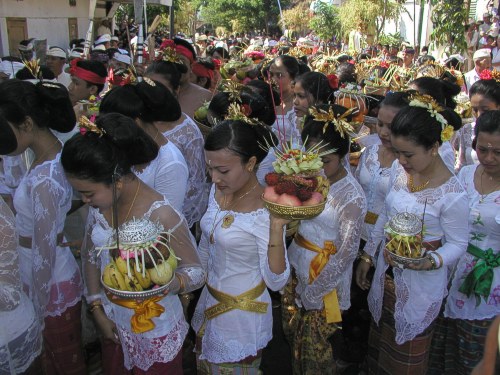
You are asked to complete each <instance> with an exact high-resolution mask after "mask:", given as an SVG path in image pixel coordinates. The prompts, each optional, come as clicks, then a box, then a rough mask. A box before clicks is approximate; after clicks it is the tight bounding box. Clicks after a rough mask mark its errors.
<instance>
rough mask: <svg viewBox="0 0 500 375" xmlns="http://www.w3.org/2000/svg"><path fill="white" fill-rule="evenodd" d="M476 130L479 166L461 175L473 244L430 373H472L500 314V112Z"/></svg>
mask: <svg viewBox="0 0 500 375" xmlns="http://www.w3.org/2000/svg"><path fill="white" fill-rule="evenodd" d="M474 132H475V141H474V143H475V146H474V149H475V150H476V152H477V157H478V159H479V164H478V165H469V166H465V167H463V168H462V169H461V170H460V174H459V175H458V179H459V180H460V181H461V182H462V184H463V186H464V187H465V190H466V192H467V196H468V198H469V207H470V215H469V218H468V219H469V228H470V229H469V234H468V239H469V245H468V247H467V252H466V253H465V254H464V255H463V256H462V257H461V258H460V260H459V262H458V265H457V267H456V269H455V272H454V274H453V279H452V280H451V287H450V290H449V294H448V297H447V298H446V305H445V309H444V317H440V318H439V320H438V324H437V327H436V332H435V334H434V338H433V342H432V348H431V371H430V374H436V375H437V374H444V373H453V374H457V375H462V374H464V375H465V374H470V373H471V371H472V370H473V368H474V366H475V365H476V364H477V363H478V362H479V361H480V359H481V355H482V353H483V350H484V344H485V339H486V334H487V330H488V327H489V326H490V325H491V324H492V322H493V320H494V319H495V317H496V316H497V315H498V314H500V111H486V112H484V113H483V114H482V115H481V116H479V117H478V119H477V121H476V126H475V128H474Z"/></svg>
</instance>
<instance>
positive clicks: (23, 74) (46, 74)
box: [16, 65, 56, 81]
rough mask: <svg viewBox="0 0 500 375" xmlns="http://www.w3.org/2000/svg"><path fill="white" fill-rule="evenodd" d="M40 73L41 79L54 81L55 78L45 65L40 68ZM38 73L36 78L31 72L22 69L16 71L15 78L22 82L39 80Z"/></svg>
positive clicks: (25, 68)
mask: <svg viewBox="0 0 500 375" xmlns="http://www.w3.org/2000/svg"><path fill="white" fill-rule="evenodd" d="M40 73H42V74H41V75H42V77H43V79H51V80H54V79H55V78H56V76H55V75H54V73H53V72H52V70H50V69H49V68H48V67H47V66H46V65H41V66H40ZM40 73H38V77H35V76H34V75H33V73H31V70H29V69H28V68H27V67H24V68H22V69H21V70H18V71H17V73H16V78H17V79H20V80H22V81H26V80H28V79H40Z"/></svg>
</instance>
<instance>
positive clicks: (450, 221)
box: [436, 193, 469, 266]
mask: <svg viewBox="0 0 500 375" xmlns="http://www.w3.org/2000/svg"><path fill="white" fill-rule="evenodd" d="M439 222H440V226H441V228H442V230H443V233H444V240H445V241H444V245H443V246H441V247H440V248H439V249H437V250H436V251H437V252H438V253H439V254H440V255H441V256H442V258H443V263H444V265H445V266H451V265H453V264H454V262H455V261H457V260H458V259H459V258H460V257H461V256H462V255H463V254H464V253H465V251H466V249H467V242H468V239H469V202H468V200H467V196H466V194H465V193H462V194H458V195H457V196H456V197H455V198H454V199H450V201H449V202H448V204H447V206H446V207H445V208H444V210H443V211H442V213H441V215H440V217H439Z"/></svg>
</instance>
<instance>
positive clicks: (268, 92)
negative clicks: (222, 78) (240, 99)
mask: <svg viewBox="0 0 500 375" xmlns="http://www.w3.org/2000/svg"><path fill="white" fill-rule="evenodd" d="M246 86H247V87H248V88H249V89H250V90H252V91H253V92H256V93H257V94H259V95H260V96H262V97H263V98H264V100H265V101H266V103H273V101H274V106H278V105H280V104H281V99H280V93H279V92H278V91H277V90H276V89H275V88H274V87H273V85H270V84H269V83H267V82H264V81H261V80H260V79H254V80H252V81H250V82H248V83H247V84H246Z"/></svg>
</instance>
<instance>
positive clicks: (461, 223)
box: [358, 96, 469, 374]
mask: <svg viewBox="0 0 500 375" xmlns="http://www.w3.org/2000/svg"><path fill="white" fill-rule="evenodd" d="M410 104H411V105H410V106H409V107H406V108H403V109H401V110H400V111H399V112H398V114H397V115H396V117H395V118H394V120H393V121H392V124H391V133H392V134H391V143H392V145H393V147H394V149H395V151H396V154H397V157H398V163H395V164H394V166H393V168H392V171H391V178H390V183H389V186H390V190H389V191H388V194H387V196H386V199H385V209H384V210H383V211H382V214H381V215H380V217H379V219H378V220H377V223H376V224H375V227H374V229H373V231H372V234H371V236H370V239H369V241H368V243H367V244H366V246H365V249H364V251H365V252H366V254H367V255H368V256H367V257H366V259H367V262H361V263H360V264H359V266H358V269H359V268H360V267H361V268H362V267H369V263H370V262H372V261H373V263H375V266H376V269H375V275H374V277H373V281H372V285H371V289H370V293H369V295H368V304H369V307H370V311H371V313H372V317H373V322H372V325H371V328H370V338H369V349H368V367H369V372H370V373H371V374H403V373H410V372H411V373H412V374H425V373H426V371H427V367H428V356H429V348H430V343H431V338H432V333H433V322H434V320H435V319H436V317H437V315H438V313H439V310H440V308H441V304H442V301H443V298H444V297H445V296H446V293H447V290H446V287H447V269H448V267H452V266H453V265H454V264H455V262H456V261H457V260H458V259H459V258H460V256H461V255H462V254H463V253H464V252H465V249H466V247H467V232H468V224H467V216H468V212H469V208H468V204H467V197H466V194H465V191H464V189H463V187H462V185H461V184H460V182H459V181H458V179H457V178H456V177H455V176H454V175H452V173H451V172H450V170H449V169H448V168H447V167H446V165H445V164H444V162H443V160H442V159H441V157H440V156H439V153H438V149H439V145H440V144H441V142H442V140H443V139H449V138H450V137H451V135H452V131H451V132H450V127H448V123H453V124H459V123H460V118H459V117H458V115H456V114H455V113H454V112H452V111H449V110H444V111H443V110H442V109H441V108H439V107H438V106H437V105H436V103H435V102H433V101H431V100H429V98H422V97H418V96H415V97H413V98H412V100H411V101H410ZM430 108H432V109H430ZM399 212H410V213H413V214H416V215H417V216H418V217H422V218H423V222H424V223H423V224H424V228H425V231H424V238H423V241H424V242H423V245H424V247H425V248H426V249H427V250H428V253H427V255H426V256H425V258H424V259H423V260H422V262H420V263H419V264H418V265H409V266H408V267H407V268H398V267H397V266H396V265H395V264H394V263H393V262H392V260H391V259H390V258H389V257H388V255H387V251H386V250H384V249H383V247H384V246H383V244H384V238H385V235H384V225H385V224H386V223H387V221H388V220H389V219H390V218H392V217H393V216H394V215H396V214H397V213H399ZM379 244H381V245H379ZM380 248H382V249H380ZM372 259H373V260H372ZM391 271H392V272H391ZM365 272H366V270H365ZM362 281H363V280H361V285H360V286H361V287H362V286H363V285H364V284H363V283H362Z"/></svg>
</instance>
